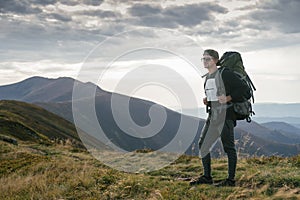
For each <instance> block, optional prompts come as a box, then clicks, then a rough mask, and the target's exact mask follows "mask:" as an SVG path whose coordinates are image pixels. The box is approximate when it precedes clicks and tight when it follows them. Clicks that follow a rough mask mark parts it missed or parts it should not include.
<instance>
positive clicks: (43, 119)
mask: <svg viewBox="0 0 300 200" xmlns="http://www.w3.org/2000/svg"><path fill="white" fill-rule="evenodd" d="M0 135H2V136H5V137H11V138H13V139H16V140H17V141H19V140H20V141H31V142H40V143H44V144H51V143H52V142H53V141H54V140H63V141H66V140H70V141H72V142H73V143H74V144H77V145H79V146H82V145H81V141H80V139H79V137H78V134H77V132H76V129H75V127H74V125H73V124H72V123H70V122H68V121H67V120H65V119H63V118H61V117H59V116H57V115H55V114H53V113H51V112H49V111H47V110H45V109H43V108H40V107H38V106H35V105H32V104H28V103H24V102H18V101H7V100H2V101H0Z"/></svg>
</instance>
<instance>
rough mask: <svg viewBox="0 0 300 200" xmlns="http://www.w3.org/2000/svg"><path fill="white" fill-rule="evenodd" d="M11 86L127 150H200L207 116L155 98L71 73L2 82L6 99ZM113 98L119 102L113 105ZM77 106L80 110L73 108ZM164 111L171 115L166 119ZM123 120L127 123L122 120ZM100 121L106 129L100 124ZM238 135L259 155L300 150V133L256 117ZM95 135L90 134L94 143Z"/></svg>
mask: <svg viewBox="0 0 300 200" xmlns="http://www.w3.org/2000/svg"><path fill="white" fill-rule="evenodd" d="M25 83H26V84H25ZM63 83H65V85H64V86H62V85H61V84H63ZM36 84H39V85H41V86H40V87H41V88H42V89H39V87H38V86H37V85H36ZM72 84H73V85H72ZM74 84H77V87H79V88H80V93H79V95H78V94H77V97H76V95H74V96H75V97H76V98H75V99H74V101H72V91H73V86H74ZM25 86H27V87H29V89H28V88H26V87H25ZM8 88H11V89H12V94H15V95H14V97H18V98H19V100H22V101H25V100H26V101H29V102H31V101H34V103H35V104H36V105H38V106H41V107H43V108H45V109H47V110H48V111H50V112H53V113H55V114H57V115H59V116H61V117H63V118H64V119H67V120H68V121H70V122H72V123H75V124H76V126H77V127H78V128H80V129H81V130H82V132H84V133H85V134H82V135H81V136H83V137H88V138H92V139H91V140H92V141H94V140H96V141H98V142H100V143H101V141H106V142H109V143H113V144H114V145H116V146H118V147H121V148H122V149H124V150H127V151H134V150H136V149H145V148H146V149H147V148H150V149H153V150H157V149H160V148H161V147H163V146H165V145H167V144H169V143H170V142H171V141H172V142H174V141H175V143H176V144H177V145H174V146H173V147H172V148H173V149H172V150H171V151H172V152H173V151H174V152H177V151H178V149H180V148H181V144H182V143H183V142H185V141H187V140H188V141H189V142H190V143H191V144H190V146H189V147H188V149H187V150H186V153H187V154H192V155H197V154H198V152H197V151H198V148H197V147H198V140H199V135H200V132H201V129H202V127H203V124H204V120H203V119H200V118H197V117H193V116H187V115H184V114H180V113H178V112H175V111H172V110H170V109H167V108H165V107H163V106H161V105H158V104H156V103H154V102H151V101H146V100H143V99H138V98H133V97H128V96H126V95H121V94H116V93H111V92H107V91H104V90H102V89H101V88H99V87H98V86H96V85H94V84H92V83H82V82H80V81H76V80H74V79H71V78H58V79H45V80H44V81H43V78H41V77H33V78H31V79H27V80H24V81H22V82H20V83H16V84H12V85H9V86H1V87H0V92H1V93H0V94H1V98H4V99H5V98H6V99H7V98H10V97H13V96H12V95H10V96H9V92H8V91H9V90H8ZM18 88H22V89H23V90H24V91H26V92H24V94H22V95H19V96H17V95H16V93H17V91H19V92H20V90H19V89H18ZM48 90H49V91H50V92H49V93H48ZM3 91H4V92H3ZM91 91H95V92H96V93H95V96H94V97H92V96H91V95H90V94H91ZM2 92H3V93H2ZM5 94H6V96H5ZM49 94H51V95H49ZM113 97H114V98H117V99H118V101H117V103H116V104H113V105H112V100H113ZM74 110H75V111H76V112H75V113H73V111H74ZM164 114H165V115H164ZM74 116H76V118H77V121H75V119H74ZM163 116H165V117H166V118H165V119H164V118H163ZM116 119H117V120H116ZM93 120H96V121H93ZM119 122H121V123H122V124H121V125H120V124H119ZM162 122H163V123H162ZM182 122H184V123H185V127H188V129H185V132H184V134H181V135H177V132H178V129H179V128H180V126H179V125H180V124H182ZM153 124H154V127H153V126H152V125H153ZM155 124H160V125H158V126H161V127H156V126H155ZM98 125H100V126H101V129H102V130H100V129H99V128H98ZM196 125H199V127H198V129H197V130H192V129H191V128H192V127H195V126H196ZM158 128H160V129H158ZM156 129H158V130H159V131H158V132H156V134H155V135H153V134H152V132H153V131H154V130H156ZM99 131H102V132H103V134H102V135H101V133H100V132H99ZM195 131H196V132H195ZM192 133H195V134H196V136H195V135H194V136H193V135H192ZM236 135H237V138H240V140H237V146H238V148H239V149H242V148H244V147H245V141H244V140H243V138H244V137H246V136H247V138H250V140H251V141H250V142H249V144H251V143H252V145H251V146H248V147H247V148H244V151H243V152H242V153H243V154H247V153H250V154H251V155H253V154H254V153H255V152H256V153H257V150H258V149H260V152H261V153H260V155H272V152H273V154H280V155H283V156H289V155H295V154H298V153H299V149H298V147H297V144H298V143H300V138H299V137H298V138H295V137H294V135H293V134H291V133H285V132H282V131H278V130H270V129H268V128H266V127H264V126H261V125H259V124H257V123H255V122H252V123H250V124H248V123H243V122H239V125H238V128H237V129H236ZM103 138H104V139H105V140H103ZM174 138H176V140H174ZM91 140H89V139H88V141H89V142H91ZM101 144H102V143H101ZM96 146H97V145H96ZM93 147H94V146H93ZM284 149H289V150H290V151H285V150H284Z"/></svg>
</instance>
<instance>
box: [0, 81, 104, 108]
mask: <svg viewBox="0 0 300 200" xmlns="http://www.w3.org/2000/svg"><path fill="white" fill-rule="evenodd" d="M75 83H76V84H78V86H77V87H78V88H84V89H82V91H84V90H86V89H87V90H88V89H91V88H92V89H93V88H97V94H99V93H105V92H104V91H103V90H101V89H100V88H99V87H97V86H96V85H94V84H92V83H82V82H80V81H77V80H75V79H73V78H68V77H60V78H57V79H49V78H43V77H37V76H35V77H32V78H28V79H26V80H24V81H21V82H18V83H14V84H10V85H5V86H0V99H7V100H17V101H24V102H64V101H71V100H72V91H73V86H74V84H75Z"/></svg>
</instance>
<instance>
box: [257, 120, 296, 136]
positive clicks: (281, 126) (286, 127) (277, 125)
mask: <svg viewBox="0 0 300 200" xmlns="http://www.w3.org/2000/svg"><path fill="white" fill-rule="evenodd" d="M261 125H262V126H264V127H266V128H268V129H271V130H278V131H281V132H285V133H290V134H293V135H294V136H295V137H300V128H297V127H295V126H292V125H291V124H288V123H285V122H267V123H262V124H261Z"/></svg>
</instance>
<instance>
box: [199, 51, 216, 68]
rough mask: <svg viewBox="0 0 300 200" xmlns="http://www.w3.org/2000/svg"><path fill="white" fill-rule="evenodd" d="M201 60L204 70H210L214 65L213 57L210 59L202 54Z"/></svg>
mask: <svg viewBox="0 0 300 200" xmlns="http://www.w3.org/2000/svg"><path fill="white" fill-rule="evenodd" d="M201 60H202V62H203V64H204V67H205V68H210V67H212V66H214V65H216V63H215V59H214V58H213V57H211V56H210V55H206V54H204V55H203V57H202V58H201Z"/></svg>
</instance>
